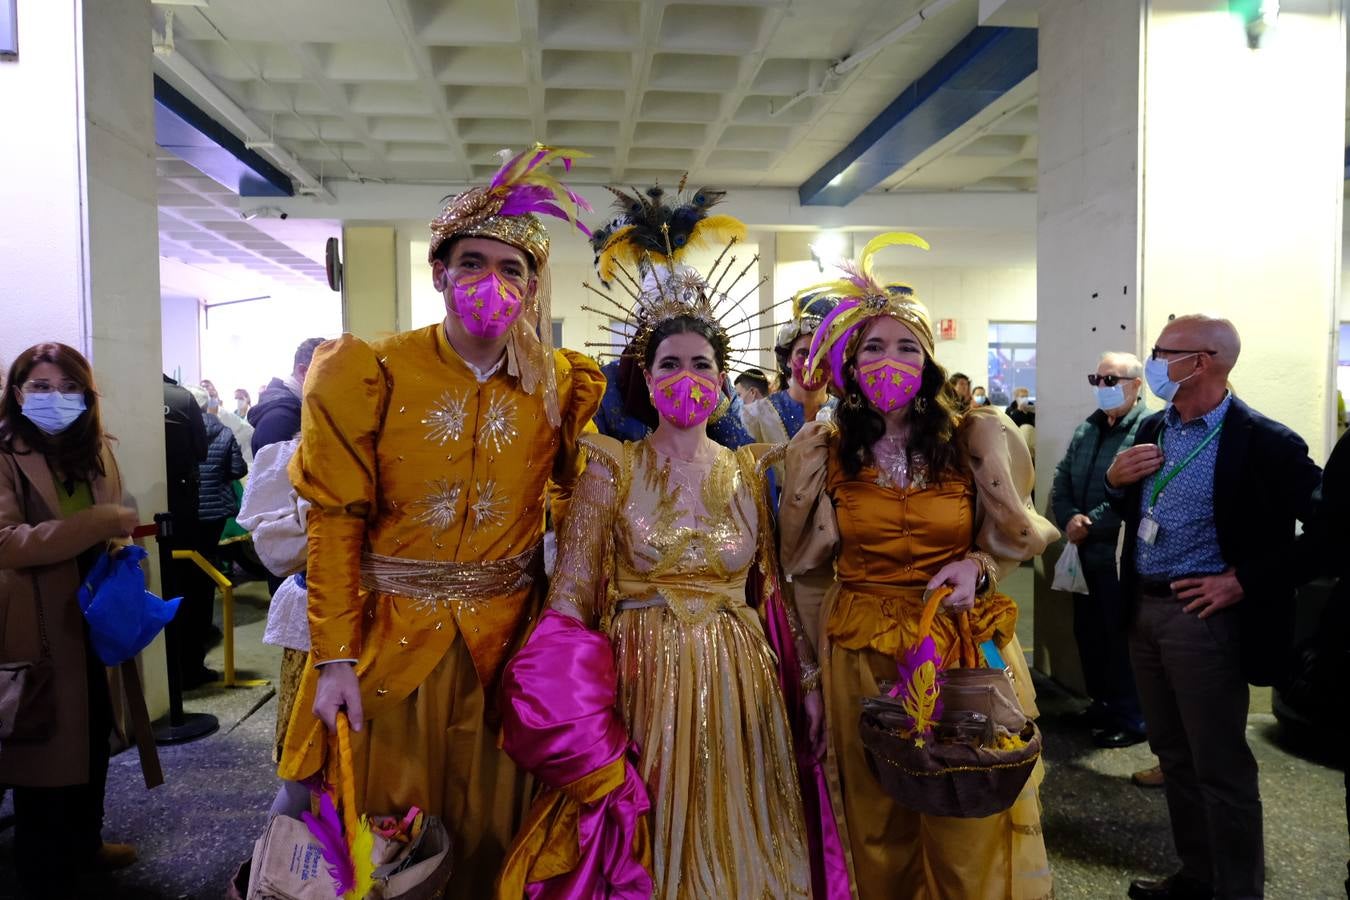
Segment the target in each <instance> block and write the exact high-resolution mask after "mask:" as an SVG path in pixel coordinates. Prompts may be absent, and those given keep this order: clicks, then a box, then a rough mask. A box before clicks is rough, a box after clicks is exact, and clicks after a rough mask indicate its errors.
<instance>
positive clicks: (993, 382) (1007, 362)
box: [987, 322, 1036, 406]
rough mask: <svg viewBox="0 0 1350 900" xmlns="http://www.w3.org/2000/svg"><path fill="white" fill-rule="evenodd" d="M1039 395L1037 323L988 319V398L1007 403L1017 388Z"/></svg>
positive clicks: (998, 404)
mask: <svg viewBox="0 0 1350 900" xmlns="http://www.w3.org/2000/svg"><path fill="white" fill-rule="evenodd" d="M1019 387H1024V388H1026V389H1027V390H1028V391H1030V392H1031V399H1032V400H1033V401H1034V400H1035V399H1036V323H1035V322H990V323H989V384H988V386H987V390H988V392H989V402H990V404H992V405H994V406H1007V405H1008V404H1009V403H1011V402H1012V392H1013V389H1014V388H1019Z"/></svg>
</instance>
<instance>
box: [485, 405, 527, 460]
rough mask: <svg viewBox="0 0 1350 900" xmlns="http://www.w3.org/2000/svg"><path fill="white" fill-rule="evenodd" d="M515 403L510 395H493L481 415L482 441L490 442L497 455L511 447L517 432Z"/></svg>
mask: <svg viewBox="0 0 1350 900" xmlns="http://www.w3.org/2000/svg"><path fill="white" fill-rule="evenodd" d="M515 418H516V401H515V399H514V398H513V397H512V396H511V395H510V394H494V395H493V397H492V400H491V402H489V403H488V407H487V412H485V413H483V431H482V440H483V443H484V444H487V443H489V442H491V444H492V446H493V449H494V450H496V451H497V452H498V453H500V452H502V448H503V447H509V446H511V442H512V441H514V440H515V439H516V436H517V434H519V432H517V431H516V423H515Z"/></svg>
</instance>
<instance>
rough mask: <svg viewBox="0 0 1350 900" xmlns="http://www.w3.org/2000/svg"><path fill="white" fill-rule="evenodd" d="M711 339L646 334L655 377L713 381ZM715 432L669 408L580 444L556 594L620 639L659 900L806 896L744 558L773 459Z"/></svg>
mask: <svg viewBox="0 0 1350 900" xmlns="http://www.w3.org/2000/svg"><path fill="white" fill-rule="evenodd" d="M714 340H717V337H716V335H715V334H714V333H713V332H712V329H710V328H708V327H707V326H705V325H702V323H699V322H698V321H697V320H695V319H692V318H688V317H678V318H674V319H671V320H668V321H667V322H666V323H664V324H663V325H662V326H660V327H658V328H657V329H655V333H654V334H653V335H652V337H651V339H650V341H649V342H648V344H647V348H646V359H645V363H646V369H647V372H648V375H647V378H648V381H649V383H650V382H652V380H653V379H656V380H659V381H661V382H668V381H670V380H671V376H672V375H675V374H676V373H679V372H681V371H692V372H695V373H698V374H702V375H704V376H705V377H706V378H709V379H710V380H711V381H712V383H713V384H720V383H721V377H722V375H721V373H722V370H723V368H724V366H725V350H724V349H723V350H722V351H720V352H719V351H717V350H715V349H714V344H713V341H714ZM677 390H678V388H677ZM694 390H695V391H698V390H699V388H698V387H697V386H696V387H695V388H694ZM686 402H697V401H696V400H692V399H691V400H688V401H686ZM712 402H714V403H715V402H716V398H715V397H714V398H713V401H712ZM705 431H706V429H705V426H704V422H703V421H699V422H698V423H697V424H696V425H692V426H690V427H683V428H682V427H680V426H678V425H675V424H674V423H672V422H671V420H670V419H667V418H663V419H662V421H661V424H660V425H659V426H658V427H657V429H656V431H655V432H654V433H653V434H652V435H651V436H650V437H648V438H646V439H644V440H642V441H639V442H637V443H628V444H620V443H619V442H618V441H615V440H613V439H611V438H604V437H599V436H588V437H586V438H584V439H583V441H584V443H585V446H586V449H587V452H588V454H589V462H588V464H587V467H586V471H585V473H584V474H583V475H582V479H581V482H580V485H579V490H578V491H577V493H576V494H575V495H574V497H573V507H572V511H571V513H570V515H569V517H568V520H567V523H566V526H565V527H564V530H563V534H562V540H561V542H560V545H559V553H558V565H557V569H556V571H557V573H558V574H557V576H556V578H555V580H554V584H553V588H552V591H551V593H550V599H549V606H550V608H552V609H555V610H558V611H561V612H564V613H566V614H568V615H571V616H575V617H577V618H579V619H581V620H582V621H583V622H585V623H587V624H588V625H590V626H591V627H595V628H599V629H601V630H603V631H604V632H606V633H607V634H609V635H610V639H611V641H612V642H613V645H614V656H615V664H616V669H617V673H618V684H617V689H618V707H619V710H620V712H621V714H622V718H623V721H624V723H625V724H626V725H627V729H628V735H629V737H630V739H631V740H633V741H635V742H636V743H637V745H638V747H639V748H640V750H639V758H638V762H637V769H638V772H639V773H640V774H641V776H642V779H643V780H644V781H645V782H646V784H647V787H648V791H649V794H650V797H651V802H652V812H651V823H652V850H653V853H652V857H653V873H652V874H653V879H654V883H655V889H656V896H658V897H666V898H672V900H673V898H677V897H710V898H711V897H736V898H746V900H750V898H755V900H758V898H764V900H769V898H790V897H809V896H810V888H809V884H810V871H809V864H808V861H807V846H806V835H805V830H804V825H803V819H802V810H801V798H800V792H799V790H798V786H797V773H796V766H795V763H794V758H793V751H792V743H791V732H790V729H789V725H788V719H787V715H786V712H785V709H784V706H783V698H782V695H781V692H780V690H779V686H778V682H777V674H776V665H775V660H774V655H773V653H772V651H771V650H770V647H769V643H768V640H767V639H766V637H765V632H764V629H763V627H762V626H761V623H760V620H759V616H758V613H757V612H756V610H754V609H752V608H751V607H750V606H749V605H748V604H747V602H746V582H747V577H748V576H749V573H750V570H751V568H752V567H753V566H756V565H758V564H760V563H761V562H762V561H763V560H762V558H761V554H764V553H768V552H770V551H769V546H768V541H766V540H765V538H769V534H770V529H771V525H770V523H769V522H768V521H767V519H766V515H765V502H764V483H763V482H764V479H763V475H762V470H761V469H760V466H759V464H758V461H757V460H756V459H755V455H754V453H753V451H752V450H751V449H749V448H743V449H741V450H739V451H731V450H727V449H726V448H724V447H721V446H719V445H718V444H715V443H713V441H712V440H711V439H710V438H708V437H707V435H706V433H705ZM769 540H771V538H769ZM818 701H819V697H817V702H818Z"/></svg>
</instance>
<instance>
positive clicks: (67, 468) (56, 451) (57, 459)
mask: <svg viewBox="0 0 1350 900" xmlns="http://www.w3.org/2000/svg"><path fill="white" fill-rule="evenodd" d="M39 363H51V364H52V365H54V366H56V367H57V368H58V369H60V370H61V372H62V374H64V375H65V376H66V377H67V378H69V379H70V380H71V381H73V382H75V383H76V384H78V385H79V386H80V389H81V390H82V391H83V392H84V405H85V411H84V412H83V413H81V414H80V416H79V418H77V419H76V420H75V421H74V422H73V423H71V426H70V427H69V428H67V429H66V430H65V431H62V432H61V433H60V434H46V433H44V432H43V431H42V430H41V429H40V428H38V427H37V426H36V425H34V424H33V423H32V422H30V421H28V418H27V417H26V416H24V414H23V384H24V382H26V381H27V380H28V373H29V372H31V371H33V368H34V367H35V366H37V365H38V364H39ZM104 438H105V435H104V432H103V421H102V417H101V415H100V412H99V404H98V387H97V386H96V385H95V384H94V371H93V369H92V368H91V367H90V365H89V361H88V360H87V359H85V358H84V356H83V355H82V354H81V353H80V351H78V350H76V349H75V348H74V347H70V346H67V345H66V344H61V343H57V342H55V341H53V342H50V343H45V344H35V345H34V346H32V347H29V348H28V349H27V350H25V351H23V352H22V353H20V354H19V355H18V356H17V357H16V358H15V360H14V364H13V365H11V366H10V367H9V374H8V375H7V376H6V377H5V390H4V393H3V395H0V450H3V451H5V452H7V453H41V454H42V455H43V456H45V457H47V460H48V462H50V463H51V465H52V467H53V468H54V469H55V470H56V472H57V473H58V474H59V475H60V476H61V477H62V478H71V479H76V480H80V481H93V480H94V479H95V478H99V477H101V476H103V475H106V474H107V473H106V472H104V471H103V461H102V460H101V459H100V458H99V452H100V451H101V450H102V449H103V441H104ZM16 440H17V441H18V442H19V443H20V444H22V448H20V447H19V446H17V445H16V443H15V442H16Z"/></svg>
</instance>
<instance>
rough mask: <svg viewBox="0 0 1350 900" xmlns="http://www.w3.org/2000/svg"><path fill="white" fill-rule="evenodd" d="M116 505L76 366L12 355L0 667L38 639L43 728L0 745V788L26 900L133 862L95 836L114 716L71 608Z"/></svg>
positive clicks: (2, 404)
mask: <svg viewBox="0 0 1350 900" xmlns="http://www.w3.org/2000/svg"><path fill="white" fill-rule="evenodd" d="M121 498H122V478H121V475H120V473H119V472H118V468H117V460H116V459H115V458H114V457H113V454H112V450H111V449H110V448H109V446H108V440H107V437H106V435H104V433H103V428H102V424H101V421H100V418H99V402H98V392H97V390H96V389H95V386H94V378H93V373H92V372H91V371H90V368H89V363H88V362H87V361H86V360H85V359H84V357H83V356H81V355H80V354H79V352H78V351H76V350H74V349H73V348H71V347H68V346H66V345H65V344H56V343H50V344H38V345H37V346H35V347H30V348H29V349H28V350H25V351H24V352H23V353H22V354H20V355H19V357H18V359H16V360H15V362H14V364H13V365H12V366H11V367H10V370H9V375H8V377H7V378H6V379H5V383H4V393H3V396H0V661H4V662H18V661H24V660H36V659H38V658H40V657H41V656H43V654H44V648H43V644H44V641H43V638H42V633H43V631H45V632H46V641H45V643H46V645H47V650H46V651H45V652H47V653H50V657H51V660H52V666H53V669H54V678H53V680H52V683H51V687H50V689H49V702H50V705H51V707H52V708H53V710H52V716H53V719H54V725H53V727H52V728H51V729H50V733H49V734H48V736H47V737H46V738H45V739H44V740H32V741H7V742H4V743H0V783H3V784H5V785H8V786H10V787H12V788H13V792H14V812H15V833H14V850H15V853H14V856H15V863H16V868H17V869H18V873H19V881H20V884H21V885H22V886H23V888H24V889H25V890H26V891H27V892H28V893H29V894H31V895H32V896H35V897H71V896H75V892H74V883H73V881H72V880H71V879H73V878H74V874H75V871H76V870H78V869H80V868H103V869H108V868H120V867H121V866H125V865H129V864H130V863H132V862H133V861H135V858H136V853H135V850H134V849H133V848H131V847H130V846H128V845H125V844H105V843H104V842H103V838H102V835H101V830H102V825H103V791H104V784H105V782H106V780H107V775H108V754H109V739H110V736H111V733H112V730H113V709H112V702H111V698H110V694H109V688H108V671H107V669H106V668H104V666H103V664H102V663H101V662H100V661H99V660H98V658H97V657H96V656H95V655H94V652H93V650H92V648H91V646H90V643H89V638H88V632H87V629H86V626H85V620H84V616H83V614H82V613H81V612H80V607H79V602H78V598H77V592H78V590H79V586H80V582H81V580H82V578H83V576H84V575H85V573H86V572H87V571H88V569H89V567H90V566H91V565H92V564H93V562H94V560H95V559H97V558H98V555H99V554H100V553H101V552H102V551H103V550H104V549H105V548H106V547H107V545H108V543H109V542H110V541H115V540H119V539H121V538H125V537H127V536H129V535H130V534H131V530H132V528H133V527H134V526H135V524H136V513H135V511H134V510H131V509H128V508H126V507H124V506H122V505H121V503H120V502H119V501H120V500H121ZM45 705H46V704H45V703H44V706H45Z"/></svg>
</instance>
